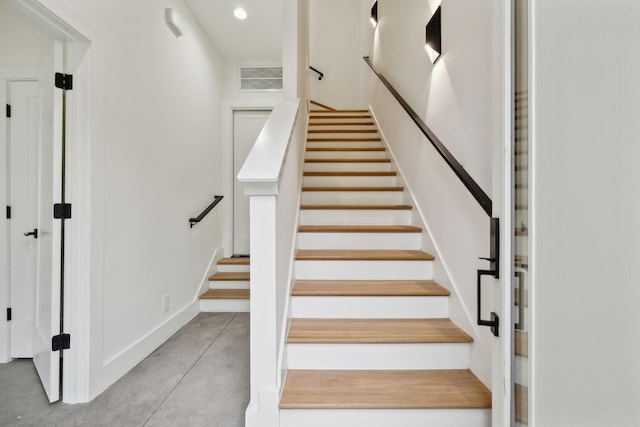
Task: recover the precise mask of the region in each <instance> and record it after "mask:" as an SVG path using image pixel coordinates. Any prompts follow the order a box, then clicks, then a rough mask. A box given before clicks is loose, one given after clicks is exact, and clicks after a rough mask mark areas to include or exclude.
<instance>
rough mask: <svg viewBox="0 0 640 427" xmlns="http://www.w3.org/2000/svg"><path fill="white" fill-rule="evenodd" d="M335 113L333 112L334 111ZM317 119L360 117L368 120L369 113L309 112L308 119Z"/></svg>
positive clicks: (369, 117)
mask: <svg viewBox="0 0 640 427" xmlns="http://www.w3.org/2000/svg"><path fill="white" fill-rule="evenodd" d="M334 113H335V112H334ZM318 119H362V120H370V119H371V115H369V114H311V115H309V121H310V122H311V121H312V120H318Z"/></svg>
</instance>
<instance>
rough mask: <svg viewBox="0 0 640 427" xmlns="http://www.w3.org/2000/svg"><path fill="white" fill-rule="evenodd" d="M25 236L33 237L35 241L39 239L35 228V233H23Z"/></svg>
mask: <svg viewBox="0 0 640 427" xmlns="http://www.w3.org/2000/svg"><path fill="white" fill-rule="evenodd" d="M23 234H24V235H25V236H27V237H29V236H33V238H34V239H37V238H38V229H37V228H34V229H33V231H30V232H28V233H23Z"/></svg>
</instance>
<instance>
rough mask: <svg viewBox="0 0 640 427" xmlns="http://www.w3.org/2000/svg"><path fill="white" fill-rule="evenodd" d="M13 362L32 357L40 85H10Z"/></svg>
mask: <svg viewBox="0 0 640 427" xmlns="http://www.w3.org/2000/svg"><path fill="white" fill-rule="evenodd" d="M8 89H9V96H8V102H9V104H10V105H11V118H10V119H9V120H8V127H9V131H8V135H9V138H8V140H9V141H8V142H9V158H10V162H9V170H10V172H9V174H10V177H9V199H10V205H11V221H9V224H10V227H11V233H10V236H11V237H10V239H11V243H10V254H11V263H10V277H11V311H12V313H11V317H12V318H11V323H10V326H11V357H13V358H30V357H33V328H34V311H35V309H34V307H35V288H36V268H37V264H36V255H37V242H38V241H37V238H38V234H37V233H38V231H39V230H37V227H38V134H39V133H38V125H39V110H40V105H39V102H38V82H37V81H35V80H31V81H10V82H9V88H8Z"/></svg>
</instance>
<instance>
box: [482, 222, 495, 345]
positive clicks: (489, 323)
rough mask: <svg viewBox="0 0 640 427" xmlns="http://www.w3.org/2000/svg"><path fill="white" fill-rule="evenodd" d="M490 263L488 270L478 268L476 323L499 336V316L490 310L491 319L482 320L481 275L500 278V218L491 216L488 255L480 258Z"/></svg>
mask: <svg viewBox="0 0 640 427" xmlns="http://www.w3.org/2000/svg"><path fill="white" fill-rule="evenodd" d="M480 259H483V260H486V261H489V263H490V269H489V270H478V281H477V286H478V292H477V297H478V325H480V326H489V327H491V332H492V333H493V335H494V336H496V337H497V336H499V327H500V317H499V316H498V315H497V314H496V313H494V312H491V320H482V318H481V313H482V276H492V277H494V278H496V279H499V278H500V220H499V219H498V218H491V240H490V244H489V257H488V258H480Z"/></svg>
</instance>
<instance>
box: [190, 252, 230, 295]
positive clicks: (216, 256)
mask: <svg viewBox="0 0 640 427" xmlns="http://www.w3.org/2000/svg"><path fill="white" fill-rule="evenodd" d="M222 258H224V248H217V249H216V250H215V251H213V255H211V260H210V261H209V265H208V266H207V269H206V271H205V272H204V275H203V276H202V280H200V287H199V288H198V290H197V291H196V294H195V296H194V299H195V300H196V301H198V300H199V299H200V295H202V294H203V293H204V292H205V291H206V290H207V289H209V276H211V275H212V274H213V273H215V272H216V270H217V263H218V261H219V260H221V259H222Z"/></svg>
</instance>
